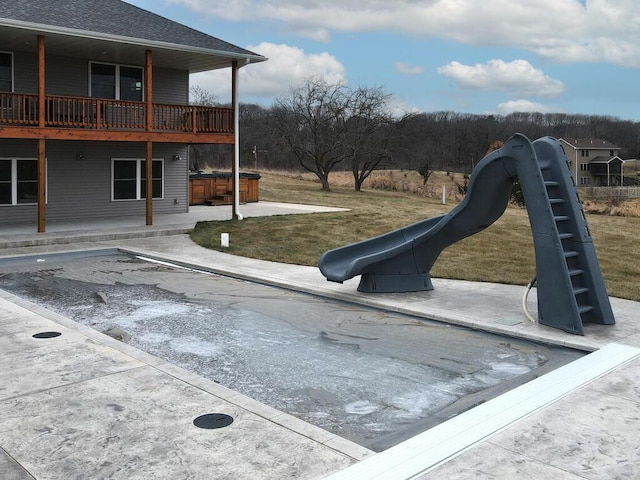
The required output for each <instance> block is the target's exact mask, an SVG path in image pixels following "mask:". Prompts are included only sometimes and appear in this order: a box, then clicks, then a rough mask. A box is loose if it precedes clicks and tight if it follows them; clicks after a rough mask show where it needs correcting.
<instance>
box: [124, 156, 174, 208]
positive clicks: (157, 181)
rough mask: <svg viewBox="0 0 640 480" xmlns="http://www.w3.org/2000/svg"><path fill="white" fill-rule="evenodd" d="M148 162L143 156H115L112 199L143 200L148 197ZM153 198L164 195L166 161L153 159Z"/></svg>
mask: <svg viewBox="0 0 640 480" xmlns="http://www.w3.org/2000/svg"><path fill="white" fill-rule="evenodd" d="M146 168H147V162H146V160H144V159H141V158H114V159H113V160H112V169H111V171H112V179H113V182H112V189H111V199H112V200H142V199H144V198H146V196H147V195H146V193H147V180H146V178H145V177H146V175H145V172H146ZM151 169H152V174H151V181H152V189H153V198H163V196H164V162H163V161H162V160H153V163H152V164H151Z"/></svg>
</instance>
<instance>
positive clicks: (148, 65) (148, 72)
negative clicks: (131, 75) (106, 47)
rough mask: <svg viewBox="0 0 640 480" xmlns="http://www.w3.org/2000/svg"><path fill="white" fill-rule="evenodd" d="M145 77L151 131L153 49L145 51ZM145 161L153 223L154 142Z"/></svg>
mask: <svg viewBox="0 0 640 480" xmlns="http://www.w3.org/2000/svg"><path fill="white" fill-rule="evenodd" d="M144 78H145V102H146V107H147V109H146V110H147V115H146V117H147V118H146V130H147V132H150V131H151V130H152V128H153V118H152V117H153V103H152V101H153V62H152V59H151V50H147V51H146V53H145V63H144ZM145 161H146V168H145V178H146V191H145V200H146V202H145V204H146V224H147V225H153V142H147V149H146V155H145Z"/></svg>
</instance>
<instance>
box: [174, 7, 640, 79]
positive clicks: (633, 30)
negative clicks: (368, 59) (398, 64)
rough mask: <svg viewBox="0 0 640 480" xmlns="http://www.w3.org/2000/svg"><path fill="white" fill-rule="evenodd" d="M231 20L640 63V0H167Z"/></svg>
mask: <svg viewBox="0 0 640 480" xmlns="http://www.w3.org/2000/svg"><path fill="white" fill-rule="evenodd" d="M167 1H168V3H173V4H183V5H185V6H187V7H189V8H191V9H193V10H195V11H197V12H199V13H201V14H203V15H206V16H210V17H212V18H221V19H224V20H227V21H247V20H254V21H261V22H264V21H273V22H277V23H280V24H282V26H283V28H285V29H287V30H289V31H290V32H293V33H296V34H299V35H304V36H307V37H311V38H315V39H318V40H321V41H329V40H330V37H331V32H336V31H340V32H357V31H387V32H399V33H402V34H410V35H413V36H416V37H432V38H444V39H449V40H455V41H458V42H461V43H465V44H470V45H485V46H486V45H508V46H520V47H524V48H527V49H529V50H530V51H533V52H536V53H538V54H540V55H542V56H544V57H548V58H551V59H553V60H555V61H559V62H578V61H589V62H602V63H613V64H617V65H624V66H634V67H638V66H640V22H638V18H640V2H638V1H637V0H586V1H585V0H519V1H516V0H483V1H480V0H423V1H416V0H395V1H393V2H389V1H386V0H325V1H324V2H311V1H303V0H278V1H276V0H228V1H225V2H220V1H219V0H167Z"/></svg>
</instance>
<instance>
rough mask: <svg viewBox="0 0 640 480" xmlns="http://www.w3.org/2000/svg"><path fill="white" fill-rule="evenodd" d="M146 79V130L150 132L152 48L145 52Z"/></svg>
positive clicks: (151, 119)
mask: <svg viewBox="0 0 640 480" xmlns="http://www.w3.org/2000/svg"><path fill="white" fill-rule="evenodd" d="M144 80H145V85H144V95H145V97H144V98H145V102H146V107H147V115H146V117H147V118H146V130H147V132H150V131H151V129H152V128H153V103H152V102H153V61H152V58H151V50H147V51H146V52H145V62H144Z"/></svg>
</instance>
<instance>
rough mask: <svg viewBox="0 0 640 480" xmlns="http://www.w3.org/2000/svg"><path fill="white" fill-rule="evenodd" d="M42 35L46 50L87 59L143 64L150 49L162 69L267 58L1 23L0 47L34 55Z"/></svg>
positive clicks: (198, 67)
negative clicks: (17, 26)
mask: <svg viewBox="0 0 640 480" xmlns="http://www.w3.org/2000/svg"><path fill="white" fill-rule="evenodd" d="M39 34H42V35H44V36H45V52H46V53H47V54H51V55H60V56H67V57H80V58H87V59H91V60H94V61H104V62H110V63H122V64H129V65H142V64H144V58H145V51H146V50H148V49H150V50H152V51H153V64H154V65H155V66H160V67H165V68H176V69H181V70H188V71H189V72H190V73H196V72H203V71H207V70H215V69H219V68H226V67H230V66H231V64H232V61H234V60H238V61H240V63H241V65H242V64H243V63H244V62H245V61H246V60H247V59H248V60H249V61H253V62H260V61H263V60H266V59H265V58H264V57H261V56H259V55H255V56H253V57H252V56H247V55H240V54H233V53H229V52H216V51H214V50H208V49H203V48H198V47H187V46H184V45H177V44H169V43H165V42H153V41H144V40H138V39H132V38H126V37H115V36H107V35H104V36H102V38H101V37H100V34H96V33H93V32H86V31H82V30H77V31H65V32H56V31H50V30H47V29H44V28H43V29H41V30H34V29H28V28H16V27H15V26H13V25H0V45H1V47H0V49H1V50H5V51H7V50H8V51H23V52H25V51H26V52H33V53H34V55H35V54H36V49H37V36H38V35H39Z"/></svg>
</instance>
